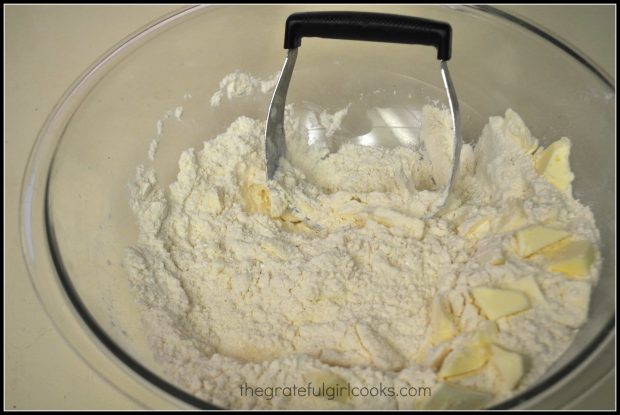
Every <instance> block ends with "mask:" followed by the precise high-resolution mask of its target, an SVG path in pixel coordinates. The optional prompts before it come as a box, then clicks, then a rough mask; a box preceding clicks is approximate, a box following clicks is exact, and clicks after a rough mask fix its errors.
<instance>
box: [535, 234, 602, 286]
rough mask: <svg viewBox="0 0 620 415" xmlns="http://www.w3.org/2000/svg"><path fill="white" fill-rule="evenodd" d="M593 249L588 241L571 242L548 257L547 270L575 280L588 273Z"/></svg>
mask: <svg viewBox="0 0 620 415" xmlns="http://www.w3.org/2000/svg"><path fill="white" fill-rule="evenodd" d="M594 256H595V249H594V246H593V245H592V243H590V242H589V241H571V242H569V243H567V244H564V245H563V246H562V247H561V248H560V249H559V250H557V251H555V252H553V253H552V254H550V255H548V256H547V258H548V259H549V263H548V264H547V270H549V271H551V272H561V273H562V274H564V275H566V276H568V277H572V278H577V277H582V276H585V275H587V274H588V272H590V267H591V266H592V263H593V262H594Z"/></svg>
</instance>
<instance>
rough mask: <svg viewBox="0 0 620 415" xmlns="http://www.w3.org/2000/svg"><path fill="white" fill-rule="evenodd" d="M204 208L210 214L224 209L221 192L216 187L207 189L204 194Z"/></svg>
mask: <svg viewBox="0 0 620 415" xmlns="http://www.w3.org/2000/svg"><path fill="white" fill-rule="evenodd" d="M204 202H205V205H206V206H205V207H206V210H207V211H208V212H210V213H212V214H218V213H220V212H221V211H222V209H224V204H223V202H222V194H221V192H220V191H219V189H217V188H211V189H209V190H208V191H207V192H206V194H205V200H204Z"/></svg>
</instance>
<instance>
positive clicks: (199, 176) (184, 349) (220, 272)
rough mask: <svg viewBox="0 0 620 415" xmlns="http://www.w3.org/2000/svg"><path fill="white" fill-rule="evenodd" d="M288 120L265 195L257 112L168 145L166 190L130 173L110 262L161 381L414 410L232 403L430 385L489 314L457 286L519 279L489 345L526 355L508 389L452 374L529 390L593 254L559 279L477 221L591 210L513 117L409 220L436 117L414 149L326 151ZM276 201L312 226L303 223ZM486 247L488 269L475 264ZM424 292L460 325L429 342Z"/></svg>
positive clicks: (396, 402)
mask: <svg viewBox="0 0 620 415" xmlns="http://www.w3.org/2000/svg"><path fill="white" fill-rule="evenodd" d="M242 75H243V74H239V73H236V74H232V75H231V76H230V79H228V77H227V78H226V79H228V81H231V80H234V82H233V83H232V85H234V86H233V87H231V86H230V85H231V83H230V82H228V81H226V79H225V80H224V81H222V89H221V90H220V91H219V92H218V93H217V94H216V95H214V97H216V96H217V98H214V100H212V102H213V104H214V105H217V104H218V103H219V101H220V99H221V98H222V96H224V93H226V96H227V97H228V98H231V97H234V96H242V95H247V94H250V93H256V92H257V91H258V90H259V89H260V88H262V87H260V85H262V84H261V82H259V81H256V80H254V81H252V79H251V77H247V78H245V77H244V76H242ZM225 81H226V82H225ZM227 85H228V86H227ZM243 85H245V86H243ZM257 88H259V89H257ZM248 90H249V92H248ZM224 91H227V92H224ZM231 91H232V92H231ZM261 92H265V91H262V90H261ZM218 94H219V95H218ZM328 115H329V114H324V115H323V116H319V117H317V119H319V118H320V122H321V124H323V126H324V127H325V128H326V129H327V130H328V131H329V130H330V127H332V129H335V128H336V127H337V126H334V122H335V121H336V122H337V123H339V122H340V121H341V119H342V117H344V116H346V111H345V112H341V113H340V115H337V116H335V117H334V116H332V117H331V118H330V117H329V116H328ZM287 120H288V121H289V122H288V124H287V126H286V130H287V140H289V152H290V154H289V160H288V161H286V160H284V161H283V162H282V163H281V167H280V170H279V171H278V172H277V175H276V183H274V184H273V188H272V189H271V191H269V190H267V187H266V181H265V163H264V137H263V131H264V122H263V121H262V120H260V121H259V120H253V119H250V118H246V117H240V118H239V119H237V120H236V121H234V122H233V123H232V124H231V125H230V126H229V127H228V128H227V129H226V131H225V132H223V133H222V134H220V135H219V136H217V137H215V138H213V139H211V140H208V141H206V142H205V143H204V147H203V149H202V150H199V151H196V150H194V149H189V150H187V151H185V152H184V153H183V154H182V156H181V158H180V160H179V173H178V176H177V180H176V182H175V183H173V184H172V185H171V186H170V188H169V189H163V188H162V187H161V186H160V185H159V184H158V182H157V179H156V177H155V173H154V171H152V170H150V169H146V168H144V167H140V168H139V169H138V173H137V176H136V180H135V182H134V183H132V185H131V193H132V197H131V207H132V209H133V211H134V213H135V215H136V217H137V219H138V223H139V227H140V234H139V237H138V242H137V244H136V245H134V246H132V247H131V248H129V249H128V250H127V254H126V261H125V265H126V268H127V269H128V271H129V274H130V281H131V285H132V290H133V292H134V293H135V296H136V298H137V300H138V301H139V303H140V304H141V305H142V308H143V320H144V324H145V329H146V332H147V333H148V336H149V340H150V342H151V344H152V347H153V352H154V354H155V357H156V359H157V361H158V362H160V363H161V364H162V366H163V369H164V371H165V373H166V374H167V375H168V376H169V377H170V378H171V379H172V381H174V382H175V383H176V384H178V385H179V386H181V387H183V388H184V389H186V390H188V391H189V392H190V393H193V394H195V395H196V396H198V397H200V398H202V399H205V400H207V401H209V402H212V403H214V404H216V405H219V406H222V407H227V408H310V407H327V408H337V407H347V408H384V409H388V408H419V407H422V406H423V405H425V404H426V403H427V401H428V400H425V399H418V398H406V397H387V396H379V397H365V398H363V397H349V398H340V399H334V400H330V399H326V398H325V397H313V398H308V397H299V396H298V397H288V396H282V395H280V396H275V397H273V399H265V398H264V397H256V396H254V397H251V396H250V397H248V396H242V395H241V393H240V385H241V384H247V385H248V386H251V387H268V386H292V385H298V386H301V385H307V383H308V382H309V381H312V380H314V381H315V383H320V382H321V381H325V379H328V380H329V382H331V383H334V382H335V381H336V382H338V383H346V382H349V383H350V384H351V385H360V386H367V387H372V386H378V385H379V384H382V385H390V386H398V387H400V386H415V387H423V386H429V387H431V388H433V392H435V391H436V390H438V389H437V388H439V387H440V385H441V383H442V380H441V379H439V377H438V375H437V373H436V372H437V367H436V364H437V361H438V360H437V359H438V358H437V356H440V355H445V351H447V350H450V349H458V348H459V347H460V346H459V345H461V344H463V343H464V342H466V340H467V339H469V338H471V336H472V333H476V330H479V329H480V328H481V327H485V324H486V323H488V321H486V318H485V317H484V314H483V313H482V312H481V311H480V309H479V308H478V307H476V305H475V304H474V302H473V300H472V296H471V294H470V292H469V290H470V288H471V287H475V286H480V285H485V286H492V287H500V288H502V287H504V288H508V287H510V286H511V284H513V283H514V282H515V281H516V280H518V279H519V278H521V277H525V276H527V277H533V278H534V280H535V281H536V283H537V285H538V286H539V288H540V291H541V294H542V296H543V297H542V300H541V301H539V302H533V304H532V307H531V308H529V309H528V310H526V311H524V312H521V313H519V314H515V315H513V316H510V317H504V318H500V319H498V320H497V326H498V328H499V332H498V334H497V339H496V340H495V343H497V344H499V345H501V346H503V347H505V348H506V349H509V350H512V351H514V352H517V353H519V354H521V355H522V356H524V358H525V360H526V362H527V365H526V367H527V370H526V372H525V375H524V377H523V378H522V379H521V381H520V382H519V384H518V387H517V388H516V390H509V389H506V388H504V387H503V386H502V383H501V381H500V380H499V378H498V372H497V371H496V370H495V369H494V367H493V366H492V365H490V364H486V365H485V366H484V367H483V368H482V369H480V370H478V371H477V372H476V373H473V374H471V375H469V376H464V377H459V378H456V379H453V380H451V383H453V384H461V385H467V386H468V387H470V388H474V389H475V390H477V391H480V392H483V393H485V394H488V395H481V396H486V397H488V399H487V401H485V404H489V403H492V402H498V401H501V400H503V399H505V398H506V397H508V396H509V395H511V394H514V393H515V392H518V391H520V390H523V389H526V388H527V387H528V386H529V385H531V384H532V383H534V382H535V381H536V380H537V379H538V378H539V377H540V376H541V375H542V374H543V373H544V372H545V370H546V369H547V368H548V367H549V365H550V364H551V363H552V362H553V361H554V360H555V359H556V358H557V357H558V356H559V355H560V354H561V353H562V352H563V351H564V350H565V349H566V348H567V347H568V345H569V344H570V342H571V341H572V338H573V336H574V334H575V332H576V328H577V327H579V326H580V325H581V324H583V322H584V321H585V319H586V318H587V309H588V299H589V292H590V286H591V284H593V283H594V282H595V281H596V279H597V275H598V262H599V260H598V258H597V262H596V264H595V266H593V267H592V270H591V272H590V273H589V274H588V275H587V276H586V277H585V278H583V279H581V280H579V281H575V280H570V279H567V278H564V277H563V276H561V275H560V274H557V273H551V272H546V271H544V270H543V269H541V267H540V266H539V264H537V263H536V261H528V260H524V259H522V258H520V257H519V256H517V255H516V254H515V253H514V252H513V251H514V250H513V249H512V248H511V245H510V244H511V241H512V235H513V233H512V232H501V231H499V230H498V225H497V224H496V222H493V221H492V222H491V225H488V226H487V227H485V226H478V225H479V221H480V219H481V218H500V217H502V215H503V214H505V213H506V212H508V211H513V210H514V209H516V208H518V209H521V211H522V212H523V213H524V215H525V217H526V218H527V219H526V221H527V223H539V222H542V223H548V224H553V225H554V226H557V227H562V228H564V229H568V230H569V231H570V232H572V233H574V234H575V235H578V236H579V237H580V238H582V239H587V240H590V241H592V242H597V240H598V233H597V230H596V227H595V225H594V220H593V218H592V215H591V213H590V211H589V210H588V209H587V208H585V207H583V206H582V205H581V204H579V203H578V202H577V201H575V200H574V199H573V198H572V196H570V194H569V193H566V192H561V191H559V190H557V189H556V188H555V187H553V186H552V185H551V184H550V183H548V182H547V181H546V180H545V179H544V178H543V177H540V176H539V175H538V174H537V173H536V171H535V170H534V167H533V162H532V156H531V155H530V154H528V152H526V151H524V150H523V146H527V145H535V144H536V142H537V141H536V139H535V138H533V137H532V136H531V134H530V133H529V131H528V130H527V128H526V127H525V125H524V124H523V122H522V121H521V119H520V118H519V117H518V115H516V114H515V113H514V112H512V111H510V110H508V111H507V112H506V115H505V117H492V118H491V119H490V122H489V125H487V126H486V127H485V129H484V131H483V133H482V135H481V138H480V140H479V142H478V144H477V145H476V147H475V149H472V147H470V146H468V145H466V146H465V147H464V149H463V153H462V159H461V163H462V164H461V170H460V174H459V180H458V183H457V186H456V190H455V196H456V198H455V199H456V200H457V201H456V202H454V203H453V205H452V207H451V208H450V209H448V210H447V211H446V212H445V213H444V214H443V216H439V217H436V218H433V219H430V220H423V219H422V218H423V217H424V216H425V214H426V213H427V211H428V210H429V208H430V206H431V205H432V203H433V202H435V201H436V200H437V199H438V198H439V197H440V194H439V192H438V191H436V190H437V189H438V188H439V187H438V186H440V185H441V183H442V182H443V181H445V180H446V177H447V176H446V174H447V173H448V172H449V168H450V165H449V159H448V160H447V162H446V161H445V160H443V159H442V157H444V154H445V153H446V151H445V149H448V148H449V147H450V140H451V133H450V118H449V113H447V112H446V111H442V110H438V109H435V108H431V107H426V108H425V109H424V111H423V116H422V131H421V138H422V141H423V142H424V143H427V150H423V151H418V150H414V148H413V147H406V146H401V147H397V148H393V149H381V148H376V147H364V146H359V145H352V144H347V145H343V146H342V147H341V148H340V149H339V150H338V152H337V153H332V154H330V153H329V150H328V149H327V147H326V146H322V145H321V144H320V143H319V144H316V145H312V146H309V145H308V144H307V141H306V140H304V137H303V134H302V133H301V132H300V130H301V129H300V128H299V125H298V123H296V122H295V116H294V111H293V109H292V108H291V107H288V108H287ZM332 132H333V131H332ZM431 143H434V144H431ZM437 143H443V151H442V147H441V145H439V147H437V146H438V144H437ZM524 143H525V144H524ZM532 143H533V144H532ZM432 146H435V147H434V148H432ZM437 160H439V161H437ZM289 161H290V162H289ZM432 161H434V162H432ZM289 204H290V205H291V206H294V207H295V208H296V209H298V211H300V212H302V213H303V214H304V215H305V216H306V217H308V218H310V219H311V220H312V221H313V222H316V223H318V224H320V225H321V226H322V228H323V230H322V231H315V230H312V229H310V228H308V227H306V226H305V225H304V222H303V221H300V218H297V217H295V213H294V212H295V211H294V210H290V209H288V208H287V207H288V206H289ZM497 255H502V256H503V257H504V258H505V260H504V263H503V264H501V265H492V264H491V263H490V261H489V258H494V257H495V256H497ZM437 296H441V298H443V299H444V300H443V301H445V302H446V304H448V305H449V309H450V310H451V313H452V314H453V316H454V321H455V324H456V326H457V327H458V331H459V334H458V335H457V336H455V337H454V338H452V339H450V340H448V341H446V342H443V343H442V344H440V345H439V346H437V345H433V344H431V343H429V335H430V334H429V333H430V330H431V328H430V318H431V312H430V309H431V303H432V302H433V301H434V298H436V297H437ZM440 360H441V359H440ZM317 374H318V375H317ZM317 376H318V377H317ZM334 379H335V381H334ZM329 382H326V383H329Z"/></svg>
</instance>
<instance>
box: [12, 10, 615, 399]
mask: <svg viewBox="0 0 620 415" xmlns="http://www.w3.org/2000/svg"><path fill="white" fill-rule="evenodd" d="M342 8H343V7H342V6H339V7H337V8H334V7H331V6H299V7H297V6H232V7H191V8H188V9H183V10H181V11H178V12H176V13H173V14H171V15H169V16H166V17H164V18H162V19H160V20H159V21H157V22H154V23H153V24H151V25H149V26H147V27H145V28H143V29H142V30H140V31H139V32H137V33H135V34H134V35H132V36H130V37H129V38H127V39H125V40H124V41H122V42H121V43H119V44H118V45H116V46H115V47H114V48H113V49H112V50H110V51H109V52H108V53H107V54H106V55H105V56H103V57H102V58H101V59H100V60H98V61H97V62H96V63H94V64H93V65H92V66H91V67H90V68H88V70H87V71H86V72H85V73H84V74H83V75H82V76H81V77H80V78H79V79H78V80H77V81H76V82H75V83H74V84H73V85H72V86H71V88H70V89H69V90H68V91H67V92H66V94H65V95H64V96H63V97H62V99H61V100H60V102H59V103H58V104H57V105H56V107H55V108H54V110H53V112H52V114H51V115H50V116H49V118H48V119H47V121H46V123H45V125H44V126H43V128H42V130H41V133H40V135H39V137H38V140H37V142H36V144H35V147H34V149H33V151H32V154H31V156H30V160H29V163H28V166H27V171H26V176H25V180H24V183H23V189H22V205H21V230H22V247H23V251H24V255H25V258H26V261H27V264H28V267H29V270H30V275H31V278H32V281H33V283H34V286H35V288H36V291H37V293H38V295H39V298H40V300H41V301H42V302H43V304H44V306H45V308H46V310H47V312H48V313H49V314H50V316H51V317H52V320H53V321H54V323H55V325H56V326H57V328H58V330H59V331H60V332H61V333H62V334H63V335H64V337H65V338H66V339H67V340H68V342H69V344H70V345H71V346H72V347H73V348H74V349H75V350H76V351H77V352H78V353H79V354H80V355H81V356H83V358H84V360H85V361H86V362H87V363H88V364H89V365H91V366H92V367H93V368H94V369H95V370H97V371H98V372H99V373H101V374H102V375H103V376H104V377H105V378H106V379H108V380H109V381H110V383H112V384H114V385H115V386H117V387H118V389H119V390H120V391H122V392H124V393H126V394H127V395H129V396H130V397H132V398H134V399H136V400H137V401H139V402H141V403H142V404H143V405H145V406H147V407H154V408H175V407H177V408H178V407H182V408H184V407H201V408H204V407H211V406H210V404H209V403H208V402H204V401H201V400H199V399H197V398H195V397H193V396H192V395H191V393H190V392H189V391H184V390H181V389H180V388H179V387H177V386H175V385H173V384H171V383H170V382H168V381H167V380H166V377H165V375H164V374H163V373H162V371H161V369H160V368H159V367H158V365H157V364H156V362H155V361H154V360H153V358H152V355H151V352H150V349H149V347H148V344H147V342H146V338H145V334H144V333H143V331H142V327H141V325H140V319H139V313H138V311H137V308H136V306H135V305H134V302H133V299H132V297H131V295H130V293H129V287H128V282H127V277H126V273H125V271H124V270H123V268H122V265H121V262H122V258H123V250H124V248H125V247H127V246H128V245H130V244H132V243H134V242H135V241H136V236H137V227H136V223H135V220H134V217H133V215H132V213H131V211H130V209H129V206H128V195H127V190H126V189H127V183H128V182H129V181H130V180H131V178H132V177H133V174H134V171H135V168H136V166H137V165H138V164H141V163H146V162H148V160H147V159H146V154H147V149H148V146H149V142H150V140H151V139H152V138H153V137H154V136H155V121H156V120H157V119H159V118H161V117H162V115H163V114H164V113H165V111H167V110H169V109H173V108H175V107H176V106H179V105H183V106H184V109H185V111H184V115H183V122H170V123H167V124H166V125H165V127H164V131H163V133H162V137H161V142H160V146H159V150H158V154H157V158H156V161H155V162H154V163H152V164H153V166H154V167H155V168H156V169H157V172H158V175H159V177H160V179H161V182H162V183H170V181H171V180H172V179H173V177H174V175H175V173H176V170H177V160H178V157H179V155H180V153H181V151H182V150H184V149H186V148H189V147H192V146H199V145H200V144H201V141H202V140H203V139H206V138H208V137H213V136H215V135H217V134H218V133H220V132H221V131H223V129H224V128H225V127H226V126H227V125H229V123H230V122H231V121H232V120H234V119H235V118H236V117H238V116H239V115H241V114H248V115H251V116H254V117H259V118H262V117H264V116H265V114H266V110H267V104H268V99H269V97H268V96H267V95H265V96H264V97H255V98H250V99H246V100H240V101H238V102H236V103H235V104H234V105H232V104H231V105H223V106H222V107H220V108H217V109H214V108H212V107H211V106H210V105H209V100H210V97H211V94H212V93H213V92H214V91H216V90H217V88H218V83H219V81H220V80H221V79H222V78H223V76H225V75H226V74H228V73H230V72H232V71H234V70H237V69H238V70H241V71H242V72H249V73H252V74H254V75H257V76H268V75H272V74H274V73H276V72H277V71H278V70H279V69H280V68H281V65H282V62H283V59H284V56H285V52H284V50H283V48H282V42H283V28H284V21H285V19H286V17H287V16H288V15H289V14H290V13H293V12H297V11H302V10H308V11H309V10H318V9H342ZM347 8H349V9H351V10H366V11H381V12H388V13H398V14H408V15H414V16H420V17H425V18H430V19H435V20H442V21H447V22H449V23H450V24H451V25H452V28H453V58H452V60H451V61H450V70H451V73H452V76H453V79H454V82H455V86H456V89H457V93H458V97H459V101H460V103H461V108H462V111H463V116H462V122H463V130H464V136H465V137H466V138H468V137H469V138H472V137H473V138H475V137H477V134H479V132H480V131H481V128H482V126H483V125H484V123H485V122H486V119H487V117H488V116H491V115H498V114H502V113H503V112H504V111H505V110H506V109H507V108H509V107H510V108H513V109H514V110H515V111H517V112H518V113H519V114H520V115H521V116H522V117H523V119H524V120H525V121H526V123H527V125H528V126H530V128H531V129H532V132H533V133H534V135H535V136H537V137H540V138H541V141H542V143H543V144H549V143H550V142H551V141H553V140H554V139H557V138H558V137H560V136H564V135H566V136H568V137H570V138H571V139H572V141H573V151H572V153H571V157H572V160H571V165H572V167H573V169H574V172H575V174H576V179H575V182H574V191H575V195H576V196H577V197H578V198H579V199H581V200H582V201H583V202H585V203H586V204H587V205H589V206H590V207H591V208H592V210H593V212H594V215H595V218H596V220H597V225H598V227H599V228H600V231H601V236H602V248H601V249H602V255H603V258H604V263H603V268H602V274H601V279H600V282H599V284H598V286H597V287H596V288H595V289H594V290H593V293H592V301H591V308H590V318H589V320H588V322H587V324H586V325H585V326H583V327H582V328H581V329H580V330H579V333H578V335H577V337H576V339H575V341H574V343H573V344H572V346H571V347H570V348H569V349H568V350H567V351H566V353H565V354H564V355H563V356H562V357H561V358H560V359H559V360H558V361H557V362H556V364H555V365H554V366H553V367H552V368H551V369H550V370H549V371H548V373H547V374H546V375H545V376H544V377H543V378H542V379H540V381H539V382H538V383H537V384H536V385H534V386H532V387H531V388H530V389H529V390H527V391H525V392H523V393H521V394H520V395H518V396H515V397H514V398H512V399H510V400H508V401H506V402H503V403H501V404H500V405H499V407H502V408H514V407H519V408H522V407H539V408H541V407H558V406H562V405H564V404H566V403H567V402H569V401H570V400H571V399H572V398H574V397H576V396H578V395H579V394H580V393H582V392H583V391H584V390H585V389H587V388H588V387H589V386H590V385H591V384H593V383H595V382H596V381H597V380H598V379H600V378H601V377H602V376H604V375H605V374H606V373H608V372H609V370H611V368H612V367H613V365H614V362H613V360H612V359H601V358H599V355H600V353H601V350H602V349H603V347H604V345H605V344H606V343H609V342H610V341H612V339H613V331H614V327H615V320H614V314H615V305H614V304H615V303H614V293H615V276H614V269H615V242H614V241H615V224H616V219H615V209H614V197H613V194H614V192H615V185H616V183H615V175H614V165H615V154H616V153H615V132H614V128H615V113H616V111H615V85H614V83H613V82H612V81H611V80H610V78H609V77H608V76H606V75H605V74H603V73H602V72H601V71H600V70H599V69H598V68H596V66H594V65H593V64H592V63H591V62H589V61H588V60H587V59H586V58H584V57H583V56H582V55H580V54H579V53H578V52H577V51H575V50H574V48H572V47H570V46H568V45H567V44H566V43H565V42H563V41H561V40H560V39H558V38H556V37H553V36H552V35H550V34H548V33H545V32H543V31H541V30H540V29H538V28H536V27H534V26H532V25H530V24H528V23H526V22H524V21H522V20H519V19H517V18H515V17H513V16H510V15H507V14H505V13H502V12H499V11H497V10H495V9H492V8H475V7H439V6H389V7H386V6H381V7H372V6H361V7H354V6H347ZM434 53H435V52H434V50H433V49H432V48H428V47H420V46H403V45H392V44H375V43H367V42H351V41H334V40H320V39H304V44H303V48H302V50H301V52H300V54H299V59H298V63H297V66H296V69H295V75H294V76H293V81H292V84H291V88H290V93H289V102H300V101H303V100H307V101H310V102H315V103H321V105H323V106H324V107H325V108H329V109H337V108H339V107H342V105H343V104H346V103H347V102H348V100H351V99H356V98H357V97H359V96H360V93H361V92H365V91H366V92H368V91H374V90H381V91H388V92H389V93H391V92H393V91H397V92H399V93H398V94H396V95H393V97H392V98H389V97H388V96H383V95H382V94H378V97H376V98H373V100H377V101H381V100H385V101H386V102H392V101H390V99H391V100H396V101H398V100H403V99H405V98H406V97H407V96H408V95H409V94H405V96H401V95H402V94H401V93H400V92H402V91H408V92H412V91H413V92H414V94H413V95H414V96H416V97H418V96H424V97H429V98H430V99H439V100H444V99H445V98H444V93H443V87H442V84H441V78H440V76H439V70H438V65H437V63H436V61H435V60H434ZM185 94H191V96H192V98H191V99H187V98H189V97H188V96H187V95H185ZM388 95H389V94H388ZM184 96H185V99H184ZM414 101H415V99H414ZM408 103H409V105H416V103H415V102H413V103H412V102H411V101H408ZM423 103H424V102H422V101H420V102H419V103H418V104H419V105H422V104H423ZM584 373H587V378H588V379H589V380H588V381H587V382H583V381H582V382H571V379H575V378H576V377H580V379H584V376H585V375H584Z"/></svg>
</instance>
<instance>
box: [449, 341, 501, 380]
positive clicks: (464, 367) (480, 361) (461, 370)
mask: <svg viewBox="0 0 620 415" xmlns="http://www.w3.org/2000/svg"><path fill="white" fill-rule="evenodd" d="M487 360H489V349H488V348H487V347H483V346H480V345H477V344H469V345H466V346H464V347H462V348H460V349H456V350H453V351H452V352H450V354H448V355H447V356H446V358H445V359H444V361H443V364H442V365H441V369H439V373H438V375H439V376H440V377H442V378H448V377H452V376H457V375H462V374H465V373H469V372H473V371H474V370H478V369H480V368H481V367H482V366H484V364H485V363H486V362H487Z"/></svg>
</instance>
